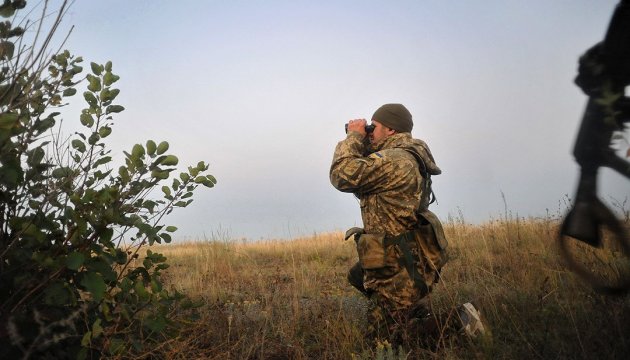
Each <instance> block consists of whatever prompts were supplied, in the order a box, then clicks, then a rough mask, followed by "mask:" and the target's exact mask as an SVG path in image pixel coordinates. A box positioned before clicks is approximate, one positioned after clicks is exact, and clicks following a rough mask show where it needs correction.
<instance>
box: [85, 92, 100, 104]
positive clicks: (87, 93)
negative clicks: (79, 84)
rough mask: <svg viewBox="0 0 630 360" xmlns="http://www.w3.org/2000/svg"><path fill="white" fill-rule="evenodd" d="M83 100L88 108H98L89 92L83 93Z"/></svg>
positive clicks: (96, 102) (94, 97) (96, 101)
mask: <svg viewBox="0 0 630 360" xmlns="http://www.w3.org/2000/svg"><path fill="white" fill-rule="evenodd" d="M83 98H85V101H87V103H88V104H89V105H90V106H93V107H96V106H98V100H96V96H94V94H92V93H91V92H89V91H86V92H84V93H83Z"/></svg>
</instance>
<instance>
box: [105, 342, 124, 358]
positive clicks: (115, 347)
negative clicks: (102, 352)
mask: <svg viewBox="0 0 630 360" xmlns="http://www.w3.org/2000/svg"><path fill="white" fill-rule="evenodd" d="M108 350H109V353H110V354H112V355H120V354H122V353H123V351H125V341H124V340H123V339H119V338H111V339H110V340H109V349H108Z"/></svg>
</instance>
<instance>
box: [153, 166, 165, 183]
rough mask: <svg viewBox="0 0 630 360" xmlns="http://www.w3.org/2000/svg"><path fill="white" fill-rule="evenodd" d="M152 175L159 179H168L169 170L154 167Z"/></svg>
mask: <svg viewBox="0 0 630 360" xmlns="http://www.w3.org/2000/svg"><path fill="white" fill-rule="evenodd" d="M151 177H153V178H156V179H159V180H166V179H168V171H167V170H160V169H153V170H151Z"/></svg>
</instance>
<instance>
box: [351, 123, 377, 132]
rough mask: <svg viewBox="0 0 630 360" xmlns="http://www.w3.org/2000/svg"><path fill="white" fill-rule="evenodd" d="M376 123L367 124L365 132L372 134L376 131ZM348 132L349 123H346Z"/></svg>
mask: <svg viewBox="0 0 630 360" xmlns="http://www.w3.org/2000/svg"><path fill="white" fill-rule="evenodd" d="M374 128H375V126H374V125H365V132H366V133H368V134H370V133H372V132H373V131H374ZM347 133H348V124H346V134H347Z"/></svg>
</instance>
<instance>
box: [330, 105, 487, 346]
mask: <svg viewBox="0 0 630 360" xmlns="http://www.w3.org/2000/svg"><path fill="white" fill-rule="evenodd" d="M412 128H413V121H412V116H411V113H410V112H409V111H408V110H407V109H406V108H405V107H404V106H403V105H401V104H385V105H383V106H381V107H380V108H378V109H377V110H376V112H375V113H374V115H373V116H372V125H370V126H367V122H366V120H365V119H356V120H351V121H350V122H349V123H348V124H347V137H346V138H345V139H344V140H342V141H341V142H339V143H338V144H337V147H336V149H335V153H334V158H333V162H332V165H331V168H330V181H331V183H332V184H333V186H334V187H335V188H337V189H338V190H340V191H343V192H351V193H354V194H355V196H357V197H358V198H359V200H360V205H361V216H362V219H363V226H364V228H363V229H359V228H353V229H350V230H349V231H348V233H347V234H346V238H349V237H351V236H354V238H355V241H356V242H357V252H358V255H359V262H358V263H357V264H356V265H355V266H354V267H352V269H351V270H350V272H349V274H348V280H349V282H350V284H352V285H353V286H354V287H355V288H357V289H358V290H359V291H361V292H362V293H363V294H365V295H366V296H368V297H369V298H370V300H371V304H372V306H371V309H370V311H369V312H368V326H369V329H368V333H369V334H370V335H371V336H373V337H375V338H377V339H388V340H390V342H392V343H399V344H400V343H407V342H408V341H409V340H410V339H408V338H407V335H408V334H409V331H408V330H409V329H412V328H413V329H415V330H414V331H415V332H416V333H417V332H418V331H419V332H420V333H422V332H423V331H424V332H426V334H425V335H426V337H428V336H430V335H431V334H429V332H430V330H428V329H429V328H431V327H432V326H429V323H432V324H433V325H435V323H436V321H427V319H434V320H435V317H432V316H431V315H430V308H429V306H428V300H427V298H426V296H427V295H428V294H429V293H430V292H431V290H432V288H433V285H434V284H435V283H436V282H437V281H438V280H439V272H440V269H441V268H442V266H443V265H444V263H445V262H446V254H445V251H444V249H445V248H446V240H445V238H444V234H443V231H442V228H441V224H440V223H439V220H438V219H437V217H435V215H434V214H433V213H431V212H430V211H428V205H429V203H430V201H429V199H430V197H431V194H432V191H431V176H432V175H439V174H440V173H441V170H440V168H439V167H438V166H437V165H436V163H435V160H434V158H433V155H432V154H431V151H430V150H429V147H428V146H427V144H426V143H425V142H424V141H422V140H418V139H414V138H412V137H411V130H412ZM468 305H470V304H466V306H468ZM473 309H474V307H473ZM475 313H476V311H475ZM468 315H471V316H476V318H477V319H478V314H468ZM469 325H470V324H469ZM433 328H434V329H435V326H433Z"/></svg>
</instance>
